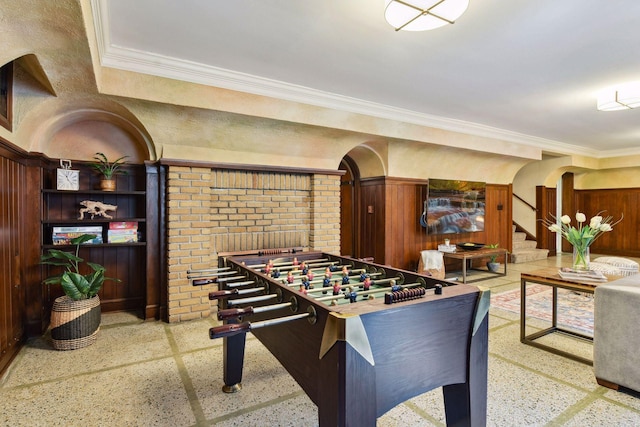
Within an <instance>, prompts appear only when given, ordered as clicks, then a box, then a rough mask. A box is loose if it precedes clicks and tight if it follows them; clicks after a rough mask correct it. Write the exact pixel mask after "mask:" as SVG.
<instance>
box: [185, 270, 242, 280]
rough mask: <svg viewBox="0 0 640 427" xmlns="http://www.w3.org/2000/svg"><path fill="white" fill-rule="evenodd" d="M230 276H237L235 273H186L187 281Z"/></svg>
mask: <svg viewBox="0 0 640 427" xmlns="http://www.w3.org/2000/svg"><path fill="white" fill-rule="evenodd" d="M231 274H238V273H236V272H235V271H219V272H205V271H202V272H191V273H187V279H200V278H206V277H211V278H214V277H220V276H229V275H231Z"/></svg>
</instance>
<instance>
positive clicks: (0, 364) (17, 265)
mask: <svg viewBox="0 0 640 427" xmlns="http://www.w3.org/2000/svg"><path fill="white" fill-rule="evenodd" d="M25 163H26V161H25V159H24V158H22V157H21V156H20V155H19V153H16V152H12V151H11V150H7V149H5V148H4V147H2V146H0V372H2V370H3V369H4V368H5V367H6V366H8V364H9V362H10V361H11V360H12V359H13V357H14V356H15V355H16V354H17V352H18V350H19V348H20V345H21V343H22V341H23V340H24V338H25V336H24V335H25V334H24V317H23V315H24V312H25V296H26V294H25V286H24V281H23V273H24V270H23V258H22V254H23V252H24V244H25V240H24V230H25V227H26V226H28V225H27V224H26V222H28V221H29V220H28V218H29V215H27V213H26V212H25V209H24V208H25V204H24V201H25V197H26V194H27V191H26V186H25V185H26V184H25V183H26V165H25ZM33 217H35V218H38V212H34V213H33ZM25 218H26V219H25ZM36 224H37V221H36Z"/></svg>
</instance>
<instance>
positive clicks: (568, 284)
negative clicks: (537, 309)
mask: <svg viewBox="0 0 640 427" xmlns="http://www.w3.org/2000/svg"><path fill="white" fill-rule="evenodd" d="M616 278H617V276H610V277H609V281H611V280H615V279H616ZM528 283H537V284H540V285H544V286H550V287H551V289H552V301H551V326H550V327H549V328H546V329H543V330H540V331H538V332H534V333H532V334H529V335H526V331H525V330H526V319H527V316H526V312H527V284H528ZM596 286H597V283H593V282H586V281H585V282H580V281H575V280H571V281H570V280H566V279H563V278H561V277H560V276H559V275H558V268H548V269H543V270H536V271H532V272H529V273H521V274H520V342H521V343H523V344H527V345H531V346H534V347H537V348H540V349H543V350H546V351H549V352H551V353H554V354H558V355H560V356H564V357H567V358H569V359H573V360H577V361H578V362H582V363H585V364H587V365H593V360H591V359H587V358H584V357H582V356H578V355H576V354H573V353H569V352H567V351H564V350H561V349H558V348H555V347H551V346H549V345H546V344H542V343H540V342H537V341H535V340H537V339H538V338H541V337H544V336H546V335H549V334H552V333H562V334H566V335H569V336H572V337H575V338H579V339H583V340H585V341H590V342H593V336H590V335H586V334H582V333H580V332H577V331H572V330H568V329H564V328H562V327H559V326H558V289H559V288H562V289H568V290H570V291H576V292H585V293H589V294H593V293H594V291H595V288H596Z"/></svg>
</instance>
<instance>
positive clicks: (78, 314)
mask: <svg viewBox="0 0 640 427" xmlns="http://www.w3.org/2000/svg"><path fill="white" fill-rule="evenodd" d="M95 238H96V235H95V234H82V235H80V236H78V237H75V238H73V239H71V244H72V245H74V246H75V250H74V251H73V252H68V251H63V250H60V249H49V250H48V251H47V253H46V254H44V255H42V257H41V259H40V263H41V264H43V265H50V266H54V267H61V268H62V269H63V271H62V273H60V274H57V275H55V276H51V277H48V278H47V279H45V280H44V281H43V283H44V284H46V285H52V284H59V285H60V286H61V287H62V290H63V291H64V293H65V295H64V296H62V297H59V298H56V300H55V301H54V303H53V307H52V308H51V340H52V343H53V347H54V348H55V349H57V350H73V349H76V348H82V347H86V346H88V345H90V344H93V343H94V342H95V340H96V339H97V334H98V330H99V328H100V315H101V312H100V298H99V297H98V292H99V291H100V289H101V288H102V285H103V284H104V282H105V281H106V280H113V281H118V282H119V281H120V280H119V279H113V278H109V277H105V275H104V273H105V268H104V267H103V266H101V265H100V264H95V263H92V262H88V261H85V260H84V259H82V258H80V257H79V256H78V254H79V252H80V245H82V244H83V243H85V242H88V241H89V240H93V239H95ZM85 265H86V266H87V267H89V268H90V269H91V272H89V273H86V274H82V273H81V271H80V270H81V269H83V270H85V269H86V268H85V267H84V266H85Z"/></svg>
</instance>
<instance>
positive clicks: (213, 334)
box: [209, 313, 311, 339]
mask: <svg viewBox="0 0 640 427" xmlns="http://www.w3.org/2000/svg"><path fill="white" fill-rule="evenodd" d="M309 316H311V313H300V314H294V315H291V316H285V317H278V318H276V319H268V320H263V321H260V322H254V323H250V322H243V323H228V324H226V325H221V326H214V327H213V328H211V329H209V338H211V339H216V338H224V337H230V336H233V335H237V334H243V333H247V332H250V331H251V330H253V329H260V328H264V327H265V326H273V325H278V324H280V323H285V322H291V321H293V320H298V319H304V318H306V317H309Z"/></svg>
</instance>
